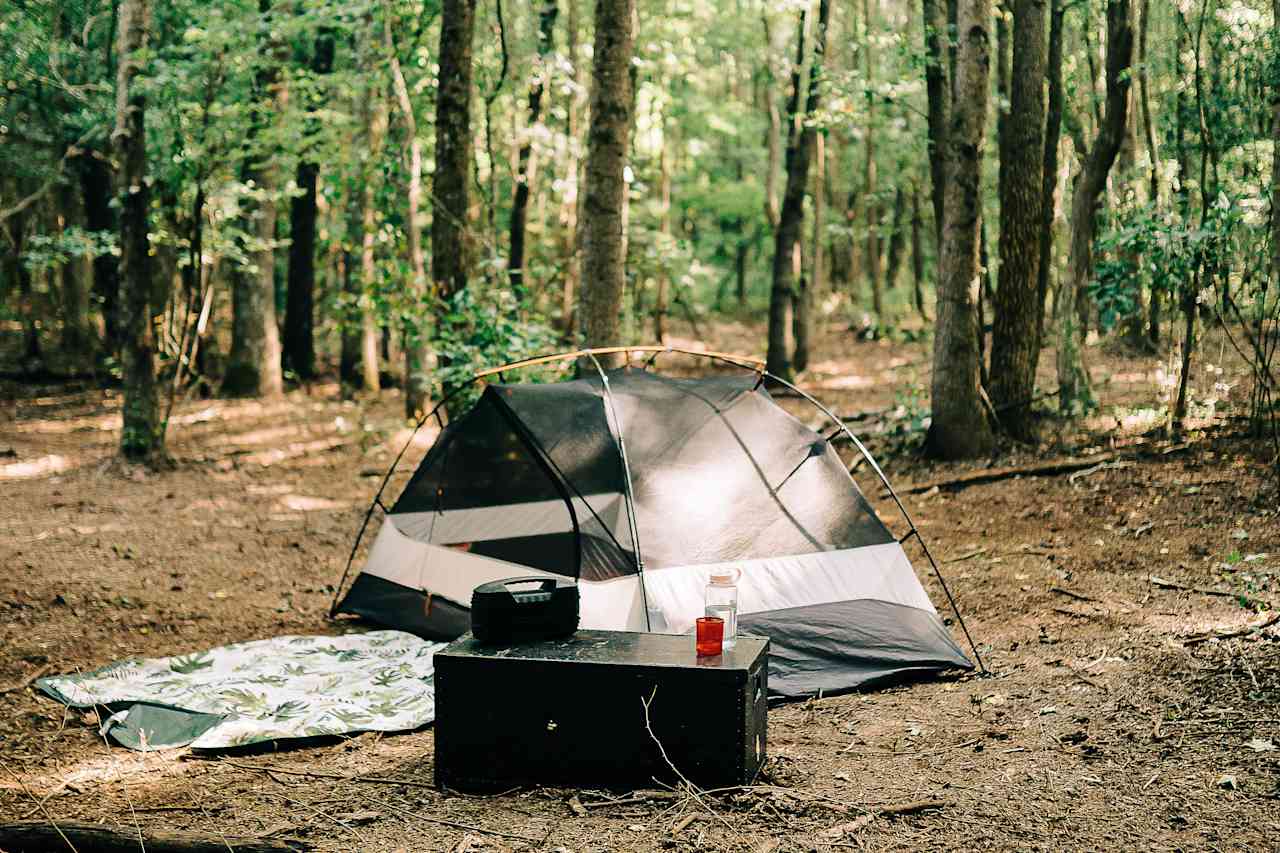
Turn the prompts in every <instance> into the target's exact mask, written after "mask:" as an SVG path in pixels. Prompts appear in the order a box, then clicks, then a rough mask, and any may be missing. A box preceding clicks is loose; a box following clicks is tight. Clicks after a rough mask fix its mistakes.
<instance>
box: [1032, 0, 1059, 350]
mask: <svg viewBox="0 0 1280 853" xmlns="http://www.w3.org/2000/svg"><path fill="white" fill-rule="evenodd" d="M1063 3H1064V0H1050V11H1049V58H1048V63H1047V66H1046V68H1045V76H1046V77H1048V81H1049V102H1048V106H1047V111H1046V113H1045V122H1044V159H1043V163H1044V165H1043V167H1042V170H1041V180H1040V196H1041V198H1040V201H1041V207H1040V263H1039V264H1038V265H1037V267H1036V346H1035V353H1036V355H1035V359H1036V364H1037V365H1038V364H1039V362H1040V351H1041V350H1042V349H1044V309H1045V302H1046V300H1047V299H1048V296H1049V276H1050V274H1051V273H1052V271H1053V236H1054V234H1053V223H1054V219H1055V215H1056V212H1057V206H1058V202H1057V189H1058V147H1059V143H1060V142H1061V137H1062V27H1063V18H1064V15H1065V13H1066V8H1065V6H1064V5H1063ZM1034 374H1035V368H1034V367H1033V368H1032V375H1034Z"/></svg>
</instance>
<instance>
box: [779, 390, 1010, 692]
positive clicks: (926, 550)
mask: <svg viewBox="0 0 1280 853" xmlns="http://www.w3.org/2000/svg"><path fill="white" fill-rule="evenodd" d="M761 375H762V377H767V378H768V379H769V380H770V381H772V382H777V383H778V384H779V385H782V386H784V387H786V388H789V389H790V390H792V391H794V392H795V393H796V394H799V395H800V396H801V397H802V398H804V399H805V400H808V401H809V402H810V403H811V404H813V406H815V407H816V408H817V409H818V410H819V411H821V412H822V413H823V414H824V415H826V416H827V417H828V418H830V419H831V420H832V421H833V422H834V423H835V424H836V425H837V426H838V427H839V428H840V430H841V431H842V432H843V433H844V434H845V435H847V436H848V437H849V440H850V441H852V442H853V446H854V447H856V448H858V452H859V453H861V454H862V457H863V458H864V459H866V460H867V462H868V463H870V465H871V469H872V470H873V471H875V472H876V476H878V477H879V478H880V482H881V483H882V484H883V485H884V487H885V488H886V489H888V491H889V495H890V496H891V497H892V498H893V502H894V503H895V504H897V505H898V511H899V512H901V513H902V517H903V518H905V519H906V520H907V525H908V526H909V527H910V528H911V530H910V532H909V533H908V534H907V536H911V535H913V534H914V535H915V537H916V541H917V542H919V543H920V547H921V548H923V549H924V555H925V557H927V558H928V560H929V565H930V566H932V567H933V574H934V576H935V577H937V579H938V583H940V584H941V585H942V591H943V592H944V593H945V594H946V596H947V602H948V603H949V604H950V605H951V611H952V612H953V613H955V614H956V621H957V622H959V623H960V630H961V631H963V632H964V638H965V639H966V640H968V641H969V648H970V649H972V650H973V658H974V660H975V661H976V662H977V664H978V669H979V671H980V672H982V673H983V674H986V673H987V667H986V665H984V664H983V662H982V655H980V654H979V653H978V644H977V643H975V642H974V641H973V636H972V635H971V634H970V633H969V627H968V626H967V625H965V624H964V616H962V615H961V613H960V608H959V606H958V605H957V604H956V600H955V598H954V597H953V596H952V595H951V590H950V589H949V588H948V587H947V579H946V578H944V577H943V576H942V570H941V569H939V568H938V563H937V561H935V560H934V559H933V554H931V553H929V546H928V545H926V544H925V541H924V537H923V536H921V535H920V530H919V529H918V528H917V527H916V523H915V521H913V520H912V518H911V513H909V512H907V508H906V506H904V505H903V503H902V499H901V498H899V497H898V493H897V492H895V491H894V490H893V485H892V484H891V483H890V482H889V478H888V477H886V476H885V475H884V471H882V470H880V466H879V465H878V464H876V460H875V458H874V457H872V455H871V453H870V451H868V450H867V448H866V445H864V444H863V443H862V442H861V441H859V440H858V437H857V436H856V435H854V434H853V432H852V431H851V430H850V429H849V428H848V427H847V426H845V423H844V421H842V420H840V418H838V417H836V416H835V414H834V413H833V412H832V411H831V410H830V409H828V408H827V407H826V406H824V405H823V404H822V403H821V402H819V401H818V400H817V398H815V397H814V396H813V395H812V394H809V393H807V392H805V391H803V390H801V389H800V388H797V387H796V386H795V385H793V384H791V383H790V382H788V381H787V380H785V379H782V378H781V377H778V376H774V375H773V374H772V373H768V372H764V373H762V374H761ZM906 538H907V537H903V541H905V540H906Z"/></svg>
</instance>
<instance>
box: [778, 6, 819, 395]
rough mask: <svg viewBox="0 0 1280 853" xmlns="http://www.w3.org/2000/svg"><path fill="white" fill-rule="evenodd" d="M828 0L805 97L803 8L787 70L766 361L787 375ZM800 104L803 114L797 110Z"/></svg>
mask: <svg viewBox="0 0 1280 853" xmlns="http://www.w3.org/2000/svg"><path fill="white" fill-rule="evenodd" d="M830 8H831V7H830V3H829V0H819V3H818V26H817V30H816V31H815V33H814V58H813V61H812V63H811V64H810V66H809V80H808V96H807V98H804V99H802V98H801V86H802V85H803V84H802V79H803V78H802V72H803V68H802V67H803V65H804V58H805V44H804V42H805V38H804V32H805V26H804V12H801V13H800V15H801V17H800V26H799V27H798V31H797V41H798V42H799V44H798V45H797V48H796V64H795V68H794V69H793V71H792V74H791V98H790V103H789V104H788V109H787V116H788V119H789V122H788V125H789V129H788V132H787V153H786V170H787V183H786V188H785V189H784V190H783V194H782V209H781V211H780V212H779V214H778V228H777V230H776V232H775V239H774V251H773V286H772V289H771V290H770V292H769V350H768V353H767V356H766V364H767V366H768V370H769V372H770V373H773V374H774V375H776V376H780V377H782V378H784V379H789V378H790V377H791V375H792V365H791V358H790V355H791V354H790V353H789V352H788V347H787V332H788V331H789V328H788V327H789V326H790V325H791V316H790V314H791V312H792V311H793V310H794V304H793V303H794V300H795V284H796V282H795V279H796V276H795V272H794V270H793V265H794V259H793V257H792V256H793V253H794V252H795V251H796V249H797V247H798V246H799V245H800V238H801V231H802V230H803V227H804V195H805V192H806V190H807V188H808V185H809V163H810V161H811V160H812V159H813V149H814V145H815V142H814V139H815V136H816V134H817V131H816V130H814V129H813V128H812V127H807V126H805V123H804V116H805V115H808V114H810V113H812V112H814V111H816V110H817V109H818V75H819V74H820V72H821V58H822V55H823V54H824V53H825V51H826V43H827V20H828V17H829V15H830ZM802 105H803V113H802V112H801V109H802Z"/></svg>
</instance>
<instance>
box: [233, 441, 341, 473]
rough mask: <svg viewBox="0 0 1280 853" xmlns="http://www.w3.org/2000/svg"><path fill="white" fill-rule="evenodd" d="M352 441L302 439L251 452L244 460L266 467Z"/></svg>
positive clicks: (243, 457) (325, 450)
mask: <svg viewBox="0 0 1280 853" xmlns="http://www.w3.org/2000/svg"><path fill="white" fill-rule="evenodd" d="M350 443H351V442H350V441H349V440H348V439H345V438H322V439H319V440H317V441H300V442H294V443H293V444H290V445H288V446H286V447H277V448H275V449H274V450H262V451H259V452H258V453H250V454H248V455H247V456H242V457H241V459H242V460H243V461H244V462H249V463H251V464H254V465H261V466H263V467H264V468H265V467H267V466H269V465H274V464H275V463H277V462H283V461H284V460H286V459H294V458H296V457H299V456H306V455H307V454H310V453H325V452H328V451H330V450H337V449H338V448H340V447H342V446H344V445H346V444H350Z"/></svg>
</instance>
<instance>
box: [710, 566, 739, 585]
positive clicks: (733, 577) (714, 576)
mask: <svg viewBox="0 0 1280 853" xmlns="http://www.w3.org/2000/svg"><path fill="white" fill-rule="evenodd" d="M740 574H741V572H739V571H738V570H737V569H726V570H724V571H720V572H712V573H711V582H712V583H715V584H734V583H737V582H738V576H739V575H740Z"/></svg>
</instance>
